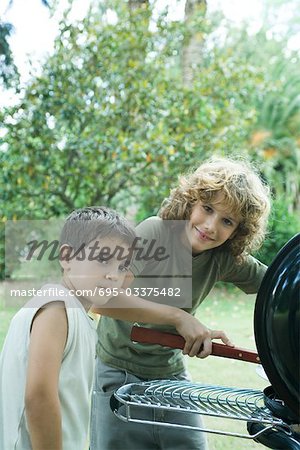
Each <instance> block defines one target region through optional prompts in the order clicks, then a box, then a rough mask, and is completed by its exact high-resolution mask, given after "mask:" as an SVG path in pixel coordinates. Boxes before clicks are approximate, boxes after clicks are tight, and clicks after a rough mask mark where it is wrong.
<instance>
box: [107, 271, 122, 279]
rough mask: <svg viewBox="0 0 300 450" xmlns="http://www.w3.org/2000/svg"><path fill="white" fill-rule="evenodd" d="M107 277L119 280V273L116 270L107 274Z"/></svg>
mask: <svg viewBox="0 0 300 450" xmlns="http://www.w3.org/2000/svg"><path fill="white" fill-rule="evenodd" d="M105 278H106V279H107V280H111V281H118V279H119V275H118V273H116V272H109V273H107V274H106V275H105Z"/></svg>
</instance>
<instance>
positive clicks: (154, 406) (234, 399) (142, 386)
mask: <svg viewBox="0 0 300 450" xmlns="http://www.w3.org/2000/svg"><path fill="white" fill-rule="evenodd" d="M115 399H116V400H117V407H116V408H115V411H114V412H115V414H116V415H117V416H118V417H119V418H120V419H122V420H126V421H131V422H139V423H149V424H157V425H164V426H171V427H177V428H195V427H190V426H185V425H180V423H178V424H177V423H176V424H174V423H167V422H165V421H164V420H163V421H159V419H158V418H157V417H156V416H157V415H156V414H152V415H149V417H148V416H147V418H145V415H144V414H143V413H142V414H139V411H140V412H142V411H143V412H144V411H145V410H146V409H150V410H151V411H152V412H155V411H157V410H160V411H174V412H178V413H185V414H186V413H189V414H201V415H208V416H213V417H218V418H225V419H234V420H241V421H246V422H248V421H251V422H258V423H262V424H264V425H265V428H264V430H263V431H261V432H259V433H257V434H256V435H253V436H249V435H248V434H239V433H230V432H225V431H220V430H209V429H200V428H196V429H199V431H206V432H211V433H217V434H225V435H233V436H239V437H244V438H255V437H257V436H258V435H259V434H261V433H262V432H265V431H267V430H270V429H271V428H276V427H280V428H283V429H287V432H289V427H288V426H287V425H286V424H285V423H284V422H283V421H282V420H281V419H278V418H276V417H274V416H273V415H272V413H271V411H270V410H269V409H268V408H267V407H266V406H265V405H264V397H263V393H262V392H261V391H257V390H252V389H237V388H228V387H224V386H210V385H200V384H193V383H190V382H185V381H174V380H163V381H161V380H157V381H151V382H144V383H134V384H128V385H125V386H122V387H121V388H120V389H118V390H117V391H116V393H115ZM124 406H125V408H124Z"/></svg>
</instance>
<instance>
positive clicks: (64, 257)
mask: <svg viewBox="0 0 300 450" xmlns="http://www.w3.org/2000/svg"><path fill="white" fill-rule="evenodd" d="M71 252H72V247H70V246H69V245H67V244H64V245H62V246H61V247H60V249H59V263H60V265H61V267H62V268H63V269H64V270H68V268H69V265H70V256H71Z"/></svg>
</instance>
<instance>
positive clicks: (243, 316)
mask: <svg viewBox="0 0 300 450" xmlns="http://www.w3.org/2000/svg"><path fill="white" fill-rule="evenodd" d="M254 302H255V296H247V295H245V294H243V293H242V292H241V291H239V290H237V289H232V290H229V291H228V290H226V289H224V288H218V289H215V290H214V291H212V293H211V294H210V295H209V297H208V298H207V299H206V300H205V302H204V303H203V304H202V305H201V307H200V308H199V311H198V315H197V317H198V319H199V320H200V321H201V322H203V323H204V324H205V325H207V326H208V327H209V328H214V329H222V330H224V331H226V333H227V334H228V336H229V337H230V338H231V340H232V341H233V342H234V343H235V345H236V346H239V347H244V348H249V349H255V342H254V336H253V309H254ZM16 311H17V309H16V308H13V307H4V303H3V292H2V299H1V290H0V349H1V348H2V345H3V341H4V338H5V334H6V331H7V328H8V326H9V322H10V320H11V318H12V316H13V315H14V314H15V312H16ZM187 362H188V367H189V370H190V372H191V374H192V377H193V380H194V381H197V382H199V383H203V384H212V385H222V386H234V387H243V388H250V389H263V388H264V387H265V386H267V385H268V382H267V381H264V380H263V379H262V378H260V377H259V376H258V375H257V374H256V372H255V368H256V365H255V364H251V363H245V362H242V361H234V360H230V359H225V358H218V357H214V356H211V357H209V358H206V359H204V360H201V359H199V358H188V357H187ZM204 422H205V426H206V427H207V428H212V429H213V428H217V427H220V429H224V430H227V431H230V432H239V433H247V432H246V425H245V423H244V422H238V421H234V422H233V421H228V420H227V419H214V418H209V417H205V418H204ZM207 437H208V442H209V448H210V450H243V449H245V450H246V449H247V450H253V449H257V450H258V449H262V448H264V447H263V446H262V445H260V444H257V443H255V442H253V441H252V440H248V439H241V438H236V437H229V436H220V435H215V434H210V433H208V434H207ZM187 450H188V449H187Z"/></svg>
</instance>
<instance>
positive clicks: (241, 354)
mask: <svg viewBox="0 0 300 450" xmlns="http://www.w3.org/2000/svg"><path fill="white" fill-rule="evenodd" d="M130 337H131V340H132V341H133V342H139V343H141V344H158V345H162V346H163V347H170V348H178V349H181V350H182V349H183V348H184V345H185V340H184V338H183V337H182V336H180V335H179V334H173V333H166V332H165V331H157V330H154V329H152V328H145V327H138V326H133V327H132V329H131V336H130ZM211 354H212V355H213V356H221V357H223V358H230V359H239V360H240V361H247V362H251V363H256V364H259V363H260V359H259V356H258V354H257V353H255V352H253V351H251V350H246V349H244V348H240V347H229V346H228V345H225V344H218V343H216V342H213V343H212V352H211Z"/></svg>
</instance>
